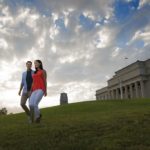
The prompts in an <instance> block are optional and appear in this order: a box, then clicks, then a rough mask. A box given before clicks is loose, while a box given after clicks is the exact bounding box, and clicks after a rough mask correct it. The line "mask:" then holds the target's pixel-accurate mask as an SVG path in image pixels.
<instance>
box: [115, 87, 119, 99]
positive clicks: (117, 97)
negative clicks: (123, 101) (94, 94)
mask: <svg viewBox="0 0 150 150" xmlns="http://www.w3.org/2000/svg"><path fill="white" fill-rule="evenodd" d="M119 98H120V97H119V89H118V88H117V89H116V99H119Z"/></svg>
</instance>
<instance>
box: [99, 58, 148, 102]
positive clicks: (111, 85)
mask: <svg viewBox="0 0 150 150" xmlns="http://www.w3.org/2000/svg"><path fill="white" fill-rule="evenodd" d="M107 84H108V86H107V87H104V88H102V89H99V90H97V91H96V99H97V100H103V99H106V100H107V99H131V98H150V59H148V60H146V61H139V60H138V61H136V62H135V63H133V64H130V65H128V66H127V67H125V68H122V69H120V70H118V71H117V72H115V75H114V76H113V78H111V79H110V80H108V81H107Z"/></svg>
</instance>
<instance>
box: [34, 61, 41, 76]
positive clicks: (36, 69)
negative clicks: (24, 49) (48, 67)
mask: <svg viewBox="0 0 150 150" xmlns="http://www.w3.org/2000/svg"><path fill="white" fill-rule="evenodd" d="M35 61H37V62H38V63H39V64H40V66H39V68H40V69H41V70H43V64H42V61H41V60H35ZM37 71H38V68H35V72H34V73H35V74H36V73H37Z"/></svg>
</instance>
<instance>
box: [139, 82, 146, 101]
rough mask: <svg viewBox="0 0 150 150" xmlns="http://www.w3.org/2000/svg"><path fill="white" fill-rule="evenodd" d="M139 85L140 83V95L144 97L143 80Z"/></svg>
mask: <svg viewBox="0 0 150 150" xmlns="http://www.w3.org/2000/svg"><path fill="white" fill-rule="evenodd" d="M140 85H141V95H142V98H144V97H145V89H144V81H142V80H141V81H140Z"/></svg>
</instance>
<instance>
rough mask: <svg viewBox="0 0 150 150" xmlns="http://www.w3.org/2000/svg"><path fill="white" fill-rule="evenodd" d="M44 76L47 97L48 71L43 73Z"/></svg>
mask: <svg viewBox="0 0 150 150" xmlns="http://www.w3.org/2000/svg"><path fill="white" fill-rule="evenodd" d="M43 75H44V84H45V90H46V91H45V96H47V73H46V71H45V70H44V71H43Z"/></svg>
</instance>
